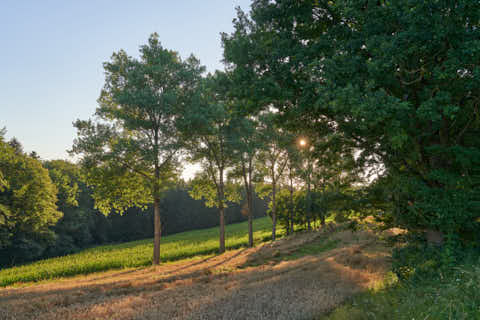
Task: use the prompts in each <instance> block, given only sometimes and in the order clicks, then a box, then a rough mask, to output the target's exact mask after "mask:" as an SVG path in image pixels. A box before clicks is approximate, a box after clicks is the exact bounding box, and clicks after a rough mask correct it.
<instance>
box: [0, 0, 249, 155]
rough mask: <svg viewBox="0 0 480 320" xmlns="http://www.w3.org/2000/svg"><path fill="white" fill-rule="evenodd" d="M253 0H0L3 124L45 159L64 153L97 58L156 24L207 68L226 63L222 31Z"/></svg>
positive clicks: (169, 41)
mask: <svg viewBox="0 0 480 320" xmlns="http://www.w3.org/2000/svg"><path fill="white" fill-rule="evenodd" d="M237 6H240V7H241V8H242V9H243V10H245V11H248V9H249V7H250V0H203V1H199V0H177V1H171V0H156V1H153V0H152V1H147V0H136V1H127V0H83V1H74V0H42V1H38V0H22V1H18V0H2V1H0V128H2V127H6V128H7V139H10V138H12V137H16V138H18V140H19V141H20V142H21V143H22V144H23V147H24V150H25V151H26V152H30V151H36V152H37V153H38V154H39V155H40V157H41V158H42V159H69V156H68V154H67V152H66V150H68V149H70V148H71V146H72V141H73V139H74V138H75V135H76V133H75V130H74V128H73V126H72V122H73V121H74V120H76V119H88V118H89V117H91V116H92V115H93V113H94V111H95V108H96V107H97V102H96V100H97V98H98V96H99V94H100V90H101V88H102V86H103V83H104V74H103V67H102V63H103V62H106V61H108V60H109V59H110V57H111V55H112V53H113V52H116V51H118V50H120V49H124V50H125V51H126V52H127V53H128V54H129V55H131V56H138V48H139V46H140V45H142V44H145V43H146V42H147V39H148V37H149V35H150V34H151V33H153V32H157V33H158V34H159V39H160V41H161V43H162V45H163V46H164V47H165V48H168V49H171V50H175V51H178V52H179V53H180V55H181V56H182V57H183V58H186V57H188V56H189V55H190V54H191V53H193V54H194V55H195V56H196V57H197V58H199V59H200V61H201V63H202V64H203V65H205V66H206V67H207V71H209V72H213V71H214V70H215V69H223V65H222V63H221V59H222V48H221V42H220V32H227V33H229V32H231V31H232V30H233V27H232V19H233V18H234V17H235V14H236V13H235V7H237Z"/></svg>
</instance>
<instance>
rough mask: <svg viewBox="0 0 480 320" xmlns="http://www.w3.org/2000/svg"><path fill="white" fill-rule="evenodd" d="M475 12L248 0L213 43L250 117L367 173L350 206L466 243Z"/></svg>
mask: <svg viewBox="0 0 480 320" xmlns="http://www.w3.org/2000/svg"><path fill="white" fill-rule="evenodd" d="M479 9H480V8H479V5H478V1H473V0H461V1H453V2H452V1H428V0H424V1H368V0H367V1H365V0H354V1H350V0H349V1H346V0H345V1H294V0H278V1H270V0H254V1H253V2H252V6H251V11H250V13H249V14H248V15H247V14H245V13H244V12H242V11H241V10H238V16H237V19H236V20H235V21H234V27H235V31H234V32H233V33H232V34H230V35H227V34H225V35H223V43H224V49H225V50H224V56H225V61H226V62H227V63H228V67H229V70H231V72H232V77H233V78H234V79H235V83H236V87H237V92H238V93H239V95H240V96H243V97H255V102H254V103H252V104H250V105H249V106H250V108H249V110H250V111H252V112H260V111H261V110H268V109H271V108H275V109H276V110H278V113H279V114H282V120H281V125H282V126H284V127H289V128H294V129H295V128H296V129H299V128H303V127H304V126H305V124H308V126H311V127H312V129H313V130H312V131H311V133H312V135H314V136H315V137H318V138H319V139H321V140H322V139H328V140H330V141H331V142H332V144H331V146H332V147H333V148H336V149H337V151H339V152H343V151H344V149H345V148H347V149H348V148H354V149H355V150H357V153H356V154H355V159H354V160H355V166H356V167H358V168H362V169H363V170H365V171H373V172H375V175H374V176H373V177H372V180H373V182H372V184H371V185H370V187H369V188H365V191H369V192H368V193H366V194H365V198H364V199H368V200H369V201H368V203H362V202H361V201H360V202H359V203H358V206H359V207H358V208H360V206H361V205H364V206H363V208H365V209H368V210H366V212H369V213H374V214H376V215H377V216H379V217H382V218H384V221H385V222H388V223H389V224H390V225H396V226H401V227H404V228H408V229H410V230H413V231H419V230H428V231H431V232H435V233H437V235H439V236H440V237H444V236H447V237H449V238H450V239H458V238H465V235H467V234H468V235H472V234H473V235H475V234H478V230H479V220H478V218H479V217H480V192H479V186H480V175H479V173H480V172H479V168H480V116H479V115H480V114H479V103H480V90H479V89H480V73H479V70H480V69H479V68H480V42H479V41H478V39H480V28H479V27H480V26H479V24H480V10H479ZM372 17H374V18H372ZM325 137H328V138H325ZM315 158H316V159H317V160H318V161H319V162H320V163H321V164H323V163H324V162H323V161H324V160H323V159H321V158H319V157H317V156H315Z"/></svg>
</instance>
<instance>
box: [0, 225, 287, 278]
mask: <svg viewBox="0 0 480 320" xmlns="http://www.w3.org/2000/svg"><path fill="white" fill-rule="evenodd" d="M271 226H272V224H271V220H270V218H268V217H265V218H260V219H256V220H254V240H255V242H257V243H258V242H261V241H266V240H269V239H270V238H271ZM278 232H279V235H282V234H283V231H282V230H281V229H280V230H279V231H278ZM218 236H219V230H218V227H215V228H210V229H203V230H195V231H188V232H182V233H178V234H174V235H171V236H166V237H164V238H163V239H162V244H161V259H162V262H171V261H177V260H181V259H187V258H192V257H195V256H206V255H211V254H213V253H215V252H216V251H217V250H218ZM247 243H248V235H247V223H246V222H242V223H237V224H232V225H228V226H227V227H226V247H227V249H234V248H239V247H242V246H246V245H247ZM152 252H153V244H152V239H145V240H139V241H133V242H127V243H122V244H116V245H105V246H99V247H95V248H91V249H87V250H84V251H81V252H79V253H76V254H72V255H67V256H63V257H58V258H52V259H46V260H41V261H37V262H34V263H31V264H27V265H23V266H19V267H13V268H8V269H3V270H0V286H1V287H5V286H8V285H12V284H15V283H22V282H32V281H40V280H47V279H55V278H61V277H70V276H74V275H78V274H89V273H93V272H98V271H106V270H112V269H122V268H134V267H142V266H148V265H150V264H151V261H152Z"/></svg>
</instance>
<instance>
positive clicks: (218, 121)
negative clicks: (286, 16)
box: [179, 71, 234, 253]
mask: <svg viewBox="0 0 480 320" xmlns="http://www.w3.org/2000/svg"><path fill="white" fill-rule="evenodd" d="M228 88H229V80H228V76H227V75H226V74H225V73H223V72H220V71H217V72H215V74H213V75H210V74H209V75H208V76H207V77H206V78H205V79H204V80H203V81H202V86H201V88H200V89H199V92H198V95H197V100H196V103H195V104H193V105H192V107H191V108H189V109H188V110H187V109H185V113H184V114H183V115H182V117H181V119H182V120H181V121H180V122H179V123H180V128H181V131H182V133H183V140H184V141H185V148H186V149H187V151H188V153H189V158H190V161H192V162H200V163H201V165H202V167H203V169H204V172H203V174H201V175H200V176H199V177H197V179H196V181H195V182H196V183H195V184H194V190H193V192H192V195H193V196H194V198H197V199H198V198H199V197H200V198H201V197H204V198H206V199H207V201H208V202H207V204H210V205H215V206H216V207H217V208H218V210H219V218H220V239H219V242H220V249H219V250H220V253H223V252H225V211H224V210H225V200H226V197H225V174H226V170H227V169H228V168H229V167H230V166H231V164H232V161H233V159H234V157H233V155H232V139H231V134H232V127H231V120H232V104H231V101H230V100H229V99H228V95H227V91H228Z"/></svg>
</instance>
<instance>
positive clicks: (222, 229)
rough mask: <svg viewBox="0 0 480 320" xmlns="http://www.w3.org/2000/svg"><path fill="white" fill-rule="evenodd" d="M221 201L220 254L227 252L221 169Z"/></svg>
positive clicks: (219, 203) (221, 173) (219, 207)
mask: <svg viewBox="0 0 480 320" xmlns="http://www.w3.org/2000/svg"><path fill="white" fill-rule="evenodd" d="M219 189H220V190H219V194H218V195H219V199H218V209H219V213H220V246H219V252H220V253H224V252H225V208H224V204H223V203H224V197H225V192H224V185H223V170H222V169H220V181H219Z"/></svg>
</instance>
